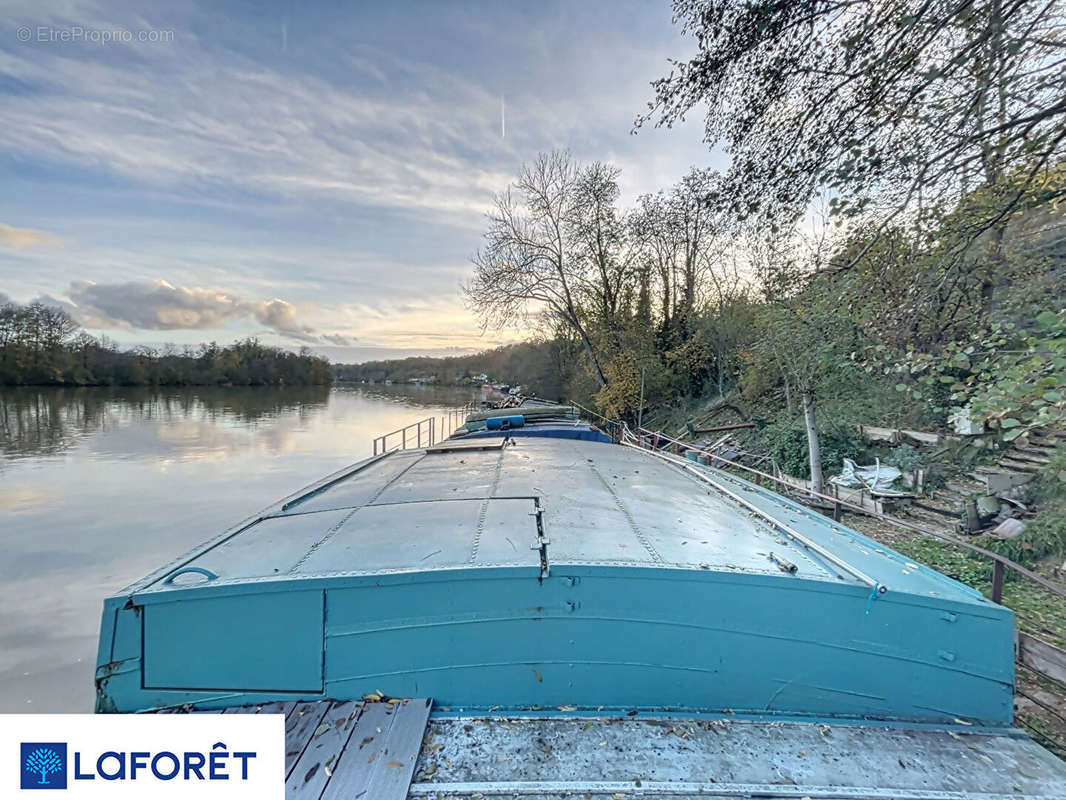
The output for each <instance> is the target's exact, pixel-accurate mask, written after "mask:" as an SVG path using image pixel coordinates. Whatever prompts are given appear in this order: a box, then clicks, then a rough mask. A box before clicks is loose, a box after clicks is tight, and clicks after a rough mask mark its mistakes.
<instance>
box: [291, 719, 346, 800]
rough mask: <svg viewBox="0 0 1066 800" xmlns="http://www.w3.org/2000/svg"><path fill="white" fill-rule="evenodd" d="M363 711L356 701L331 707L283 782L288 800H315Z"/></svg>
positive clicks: (331, 772)
mask: <svg viewBox="0 0 1066 800" xmlns="http://www.w3.org/2000/svg"><path fill="white" fill-rule="evenodd" d="M362 707H363V704H362V703H361V702H359V701H356V700H349V701H348V702H346V703H336V704H334V705H332V706H330V708H329V710H328V711H327V712H326V714H325V716H324V717H323V718H322V721H321V723H319V725H318V727H317V728H315V730H314V732H312V734H311V738H310V740H309V741H308V742H307V746H306V747H305V748H304V751H303V753H301V754H300V758H299V760H298V761H297V762H296V766H294V767H293V768H292V774H290V775H289V777H288V779H287V780H286V782H285V797H286V798H287V800H318V798H319V796H320V795H321V794H322V790H323V789H324V788H326V784H327V783H328V782H329V779H330V776H331V775H332V774H333V770H334V768H335V767H336V766H337V759H338V758H339V757H340V754H341V751H342V750H344V746H345V745H346V744H347V743H348V738H349V737H350V736H351V735H352V731H353V730H354V729H355V727H356V722H355V721H356V719H357V718H358V716H359V712H360V710H361V709H362Z"/></svg>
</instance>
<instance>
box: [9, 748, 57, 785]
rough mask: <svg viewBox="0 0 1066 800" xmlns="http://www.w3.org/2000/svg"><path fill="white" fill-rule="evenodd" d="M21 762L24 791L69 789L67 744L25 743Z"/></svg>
mask: <svg viewBox="0 0 1066 800" xmlns="http://www.w3.org/2000/svg"><path fill="white" fill-rule="evenodd" d="M20 762H21V764H20V766H21V767H22V781H21V786H22V788H23V789H66V788H67V745H66V742H23V743H22V748H21V753H20Z"/></svg>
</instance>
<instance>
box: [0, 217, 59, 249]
mask: <svg viewBox="0 0 1066 800" xmlns="http://www.w3.org/2000/svg"><path fill="white" fill-rule="evenodd" d="M54 241H56V238H55V237H54V236H52V235H51V234H50V233H45V232H44V231H38V230H34V229H33V228H16V227H14V226H13V225H5V224H4V223H2V222H0V244H3V245H7V246H8V247H14V248H18V249H21V248H24V247H36V246H37V245H40V244H48V243H50V242H54Z"/></svg>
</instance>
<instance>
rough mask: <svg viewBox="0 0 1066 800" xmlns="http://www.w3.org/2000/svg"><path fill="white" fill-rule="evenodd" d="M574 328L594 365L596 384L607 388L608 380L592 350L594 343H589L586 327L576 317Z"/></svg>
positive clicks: (574, 318) (573, 318)
mask: <svg viewBox="0 0 1066 800" xmlns="http://www.w3.org/2000/svg"><path fill="white" fill-rule="evenodd" d="M572 320H573V324H574V327H575V328H577V334H578V336H580V337H581V344H582V345H584V347H585V354H586V355H587V356H588V357H589V361H590V362H591V363H592V369H593V371H594V372H595V374H596V382H597V383H599V385H600V388H601V389H604V388H606V387H607V378H606V377H604V374H603V370H602V369H601V368H600V361H599V359H598V358H596V353H595V351H593V349H592V342H591V341H589V335H588V334H587V333H585V328H584V326H583V325H582V324H581V323H580V322H578V321H577V318H576V317H572Z"/></svg>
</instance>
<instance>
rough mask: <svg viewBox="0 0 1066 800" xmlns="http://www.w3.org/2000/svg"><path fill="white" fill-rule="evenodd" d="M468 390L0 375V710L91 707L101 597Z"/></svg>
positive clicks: (460, 399)
mask: <svg viewBox="0 0 1066 800" xmlns="http://www.w3.org/2000/svg"><path fill="white" fill-rule="evenodd" d="M472 399H475V398H474V394H473V393H471V392H469V391H464V390H458V389H443V388H431V387H386V386H376V387H361V386H360V387H334V388H326V387H309V388H299V389H295V388H294V389H274V388H214V387H212V388H195V389H178V390H167V389H141V388H137V389H0V712H18V711H25V712H39V711H68V712H81V711H91V710H92V705H93V694H94V690H93V671H94V668H95V661H96V642H97V634H98V632H99V625H100V610H101V606H102V603H103V600H104V597H105V596H107V595H109V594H113V593H114V592H116V591H117V590H119V589H121V588H122V587H124V586H126V585H128V584H130V583H132V582H133V581H135V580H136V579H138V578H140V577H142V576H143V575H145V574H147V573H148V572H151V571H152V570H154V569H155V568H157V567H159V566H161V565H163V564H164V563H165V562H168V561H170V560H171V559H173V558H175V557H177V556H179V555H181V554H182V553H184V552H185V551H187V550H189V549H191V548H192V547H194V546H195V545H197V544H199V543H200V542H202V541H204V540H205V539H208V538H210V537H212V536H214V535H215V534H217V533H219V532H221V531H222V530H223V529H225V528H227V527H229V526H230V525H232V524H234V523H236V522H238V521H240V520H241V519H243V518H244V517H246V516H248V515H249V514H252V513H254V512H256V511H258V510H259V509H261V508H263V507H264V506H266V505H269V504H270V503H272V502H273V501H275V500H278V499H280V498H281V497H283V496H285V495H287V494H290V493H291V492H293V491H295V490H296V489H299V488H301V487H302V486H305V485H306V484H308V483H311V482H312V481H313V480H316V479H317V478H320V477H322V476H324V475H326V474H328V473H330V472H333V471H335V470H337V469H340V468H341V467H343V466H345V465H347V464H350V463H352V462H354V461H358V460H359V459H362V458H365V457H366V456H368V455H370V454H371V447H372V445H371V442H372V440H373V438H374V437H375V436H377V435H378V434H381V433H385V432H387V431H391V430H394V429H396V428H399V427H401V426H403V425H406V424H408V423H410V422H414V421H415V420H418V419H420V418H423V417H427V416H430V415H440V414H441V413H442V412H443V411H445V410H446V409H449V408H452V407H455V406H458V405H462V404H463V403H466V402H468V401H470V400H472ZM438 424H439V421H438Z"/></svg>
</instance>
